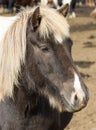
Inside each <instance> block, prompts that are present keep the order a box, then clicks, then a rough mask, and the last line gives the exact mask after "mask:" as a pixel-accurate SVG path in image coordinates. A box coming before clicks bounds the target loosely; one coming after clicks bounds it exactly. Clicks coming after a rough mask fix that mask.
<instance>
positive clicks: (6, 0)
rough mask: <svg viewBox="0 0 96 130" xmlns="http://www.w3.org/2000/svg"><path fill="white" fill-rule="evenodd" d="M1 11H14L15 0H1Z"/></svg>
mask: <svg viewBox="0 0 96 130" xmlns="http://www.w3.org/2000/svg"><path fill="white" fill-rule="evenodd" d="M0 5H1V9H0V13H13V8H14V5H15V0H0Z"/></svg>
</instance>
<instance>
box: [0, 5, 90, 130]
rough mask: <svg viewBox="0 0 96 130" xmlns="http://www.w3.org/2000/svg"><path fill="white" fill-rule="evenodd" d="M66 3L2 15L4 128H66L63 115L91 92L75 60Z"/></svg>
mask: <svg viewBox="0 0 96 130" xmlns="http://www.w3.org/2000/svg"><path fill="white" fill-rule="evenodd" d="M68 8H69V5H68V4H66V5H65V6H62V7H61V8H60V9H58V10H56V9H53V8H48V7H42V6H37V7H34V8H30V9H26V10H24V11H22V12H20V13H19V14H17V15H16V16H12V17H0V26H1V27H0V33H1V34H0V129H2V130H63V127H64V126H62V123H61V122H64V121H62V118H63V116H61V114H62V113H63V112H66V111H67V112H70V113H73V112H77V111H80V110H81V109H83V108H85V107H86V105H87V103H88V99H89V92H88V88H87V86H86V85H85V83H84V81H83V80H82V78H81V76H80V73H79V72H78V70H77V68H76V66H75V64H74V62H73V59H72V55H71V47H72V44H73V42H72V40H71V39H70V35H69V25H68V22H67V20H66V16H67V12H68ZM3 25H4V26H3ZM71 117H72V116H71ZM71 117H70V119H71ZM64 118H65V117H64ZM64 120H66V118H65V119H64Z"/></svg>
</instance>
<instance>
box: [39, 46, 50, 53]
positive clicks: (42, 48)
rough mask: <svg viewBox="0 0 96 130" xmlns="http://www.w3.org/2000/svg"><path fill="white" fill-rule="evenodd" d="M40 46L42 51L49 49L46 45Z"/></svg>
mask: <svg viewBox="0 0 96 130" xmlns="http://www.w3.org/2000/svg"><path fill="white" fill-rule="evenodd" d="M40 48H41V50H42V51H43V52H48V51H49V48H48V47H47V46H45V45H44V46H41V47H40Z"/></svg>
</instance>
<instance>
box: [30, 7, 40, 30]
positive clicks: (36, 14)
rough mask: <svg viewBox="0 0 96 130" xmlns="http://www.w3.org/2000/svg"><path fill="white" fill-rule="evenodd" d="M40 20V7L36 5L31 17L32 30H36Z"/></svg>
mask: <svg viewBox="0 0 96 130" xmlns="http://www.w3.org/2000/svg"><path fill="white" fill-rule="evenodd" d="M40 22H41V15H40V7H37V8H36V9H35V11H34V12H33V17H32V26H33V29H34V30H36V29H37V28H38V27H39V25H40Z"/></svg>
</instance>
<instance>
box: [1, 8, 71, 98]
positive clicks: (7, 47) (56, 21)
mask: <svg viewBox="0 0 96 130" xmlns="http://www.w3.org/2000/svg"><path fill="white" fill-rule="evenodd" d="M34 9H35V8H34ZM34 9H28V10H25V11H23V12H21V13H20V14H19V15H17V16H16V17H17V18H16V20H15V21H14V22H13V23H12V24H11V26H10V27H9V28H8V30H7V31H6V34H5V35H4V37H3V38H2V39H1V40H0V100H2V99H4V97H5V96H9V97H12V95H13V88H14V84H15V85H16V86H18V76H19V75H20V71H21V65H22V64H23V63H24V62H25V53H26V28H27V21H28V18H29V16H30V15H31V14H32V13H33V11H34ZM40 12H41V16H42V21H41V24H40V27H39V31H40V36H41V37H44V38H46V37H49V34H50V33H52V34H54V38H55V39H56V41H58V42H61V41H62V40H63V39H64V38H65V37H68V36H69V26H68V24H67V22H66V20H65V18H64V17H63V16H61V15H59V13H56V12H57V11H56V10H53V9H48V8H47V9H45V8H40Z"/></svg>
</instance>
